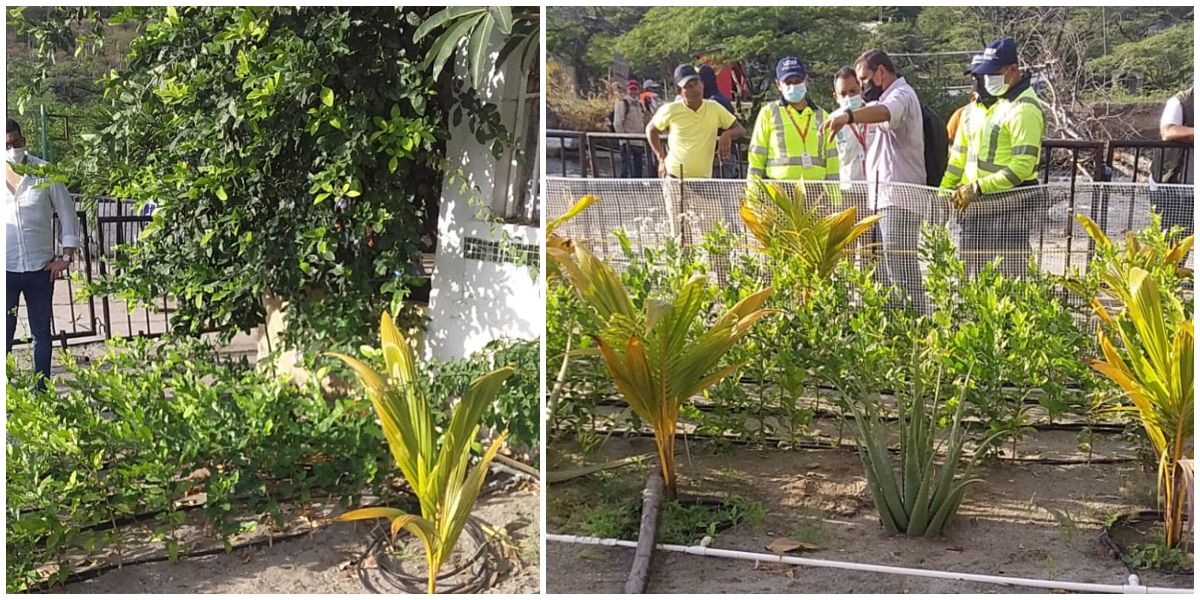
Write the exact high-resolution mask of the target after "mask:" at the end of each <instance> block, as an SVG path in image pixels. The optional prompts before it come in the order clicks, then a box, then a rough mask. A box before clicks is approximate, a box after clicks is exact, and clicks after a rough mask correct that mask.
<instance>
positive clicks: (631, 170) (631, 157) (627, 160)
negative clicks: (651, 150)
mask: <svg viewBox="0 0 1200 600" xmlns="http://www.w3.org/2000/svg"><path fill="white" fill-rule="evenodd" d="M645 153H646V151H645V150H643V149H642V147H641V146H638V145H635V144H631V143H629V142H621V174H620V175H618V177H620V178H621V179H629V178H630V177H633V178H637V179H640V178H642V177H645V176H646V175H645V172H644V171H642V156H643V155H644V154H645ZM656 173H657V172H656Z"/></svg>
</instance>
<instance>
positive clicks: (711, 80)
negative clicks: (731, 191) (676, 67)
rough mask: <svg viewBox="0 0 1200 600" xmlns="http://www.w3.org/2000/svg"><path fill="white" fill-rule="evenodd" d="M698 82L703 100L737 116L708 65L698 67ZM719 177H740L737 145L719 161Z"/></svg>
mask: <svg viewBox="0 0 1200 600" xmlns="http://www.w3.org/2000/svg"><path fill="white" fill-rule="evenodd" d="M700 82H701V83H703V84H704V99H705V100H712V101H713V102H716V103H717V104H720V105H721V106H722V107H723V108H724V109H725V110H727V111H729V114H731V115H735V116H736V115H737V111H735V110H734V109H733V103H732V102H730V101H729V98H726V97H725V94H722V93H721V88H720V87H718V86H717V72H716V71H714V70H713V68H712V67H711V66H709V65H700ZM720 177H722V178H724V179H738V178H740V177H741V169H739V168H738V151H737V145H736V144H735V145H733V146H732V147H731V148H730V149H729V158H728V159H726V160H722V161H721V171H720Z"/></svg>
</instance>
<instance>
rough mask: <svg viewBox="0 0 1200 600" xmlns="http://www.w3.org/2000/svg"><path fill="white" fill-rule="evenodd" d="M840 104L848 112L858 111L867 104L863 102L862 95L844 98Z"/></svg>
mask: <svg viewBox="0 0 1200 600" xmlns="http://www.w3.org/2000/svg"><path fill="white" fill-rule="evenodd" d="M838 104H840V105H841V106H842V108H844V109H846V110H858V109H860V108H862V107H863V105H864V104H866V102H863V99H862V95H861V94H860V95H858V96H850V97H849V98H842V100H841V101H840V102H838Z"/></svg>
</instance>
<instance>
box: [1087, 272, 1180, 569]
mask: <svg viewBox="0 0 1200 600" xmlns="http://www.w3.org/2000/svg"><path fill="white" fill-rule="evenodd" d="M1127 273H1128V275H1127V279H1126V280H1124V281H1121V280H1119V279H1116V278H1113V277H1108V278H1106V283H1107V284H1108V288H1107V289H1108V291H1109V292H1110V293H1112V294H1114V295H1115V296H1116V297H1117V299H1118V300H1119V301H1120V302H1121V304H1122V306H1123V310H1122V312H1121V313H1120V314H1118V315H1117V316H1115V317H1113V316H1110V315H1109V314H1108V312H1107V311H1106V310H1104V308H1103V307H1102V306H1101V305H1100V304H1099V303H1094V306H1096V307H1097V313H1098V314H1099V316H1100V319H1101V326H1100V328H1099V330H1098V336H1099V338H1100V349H1101V351H1102V352H1103V354H1104V358H1103V359H1094V360H1091V361H1089V364H1090V365H1091V366H1092V368H1094V369H1096V370H1097V371H1099V372H1100V373H1102V374H1104V375H1105V376H1107V377H1108V378H1109V379H1111V380H1112V381H1113V382H1115V383H1116V384H1117V385H1119V386H1120V387H1121V390H1122V391H1124V392H1125V394H1126V395H1127V396H1128V397H1129V400H1130V401H1131V402H1132V403H1133V410H1134V411H1135V412H1136V414H1137V416H1138V420H1139V421H1140V422H1141V424H1142V428H1143V429H1144V430H1145V432H1146V437H1147V438H1149V440H1150V445H1151V446H1152V447H1153V448H1154V453H1155V456H1156V457H1157V458H1158V495H1159V502H1160V503H1161V504H1162V506H1163V514H1164V519H1163V520H1164V523H1163V535H1164V540H1163V542H1164V544H1165V545H1166V546H1167V547H1168V548H1173V547H1175V546H1176V545H1177V544H1179V542H1180V541H1181V540H1182V539H1183V526H1184V520H1185V513H1184V506H1185V505H1186V504H1187V498H1188V497H1189V496H1190V494H1191V490H1190V486H1188V485H1187V480H1188V479H1189V477H1188V472H1187V469H1188V465H1190V463H1191V461H1192V459H1193V458H1194V452H1195V451H1194V449H1192V448H1191V447H1189V444H1190V443H1191V441H1192V439H1193V437H1194V435H1195V413H1196V399H1195V391H1196V388H1195V372H1194V368H1195V367H1194V363H1193V361H1194V360H1195V334H1194V331H1193V322H1192V318H1191V317H1190V316H1187V315H1184V316H1182V318H1179V317H1178V316H1177V315H1175V314H1174V313H1175V311H1172V310H1170V309H1168V307H1167V306H1165V302H1164V300H1165V299H1164V298H1162V297H1161V296H1160V294H1159V291H1158V285H1157V284H1156V283H1155V281H1154V278H1153V277H1152V276H1151V274H1150V272H1149V271H1146V270H1145V269H1142V268H1140V267H1132V268H1130V269H1129V270H1128V272H1127ZM1106 329H1107V330H1108V331H1109V332H1111V335H1114V336H1115V337H1116V338H1117V340H1118V341H1119V345H1118V344H1116V343H1114V341H1113V338H1112V337H1110V333H1106V331H1105V330H1106Z"/></svg>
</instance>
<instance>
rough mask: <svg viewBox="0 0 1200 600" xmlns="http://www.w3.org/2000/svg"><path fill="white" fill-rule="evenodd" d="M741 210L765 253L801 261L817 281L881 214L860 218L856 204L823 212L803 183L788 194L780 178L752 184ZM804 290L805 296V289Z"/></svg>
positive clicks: (747, 225)
mask: <svg viewBox="0 0 1200 600" xmlns="http://www.w3.org/2000/svg"><path fill="white" fill-rule="evenodd" d="M741 214H742V221H744V222H745V224H746V229H747V230H749V231H750V233H751V234H753V235H754V238H755V239H756V240H758V243H759V244H761V245H762V247H761V250H762V251H763V252H764V253H766V254H768V255H772V256H786V257H788V258H789V259H791V260H797V261H799V263H800V265H801V266H802V268H803V269H804V270H805V271H806V273H807V274H808V276H809V277H811V278H813V279H815V280H816V281H824V280H827V279H829V277H830V276H831V275H832V274H833V271H834V269H835V268H837V264H838V262H839V261H840V260H841V259H842V258H844V257H845V256H846V254H847V252H848V250H849V249H850V248H851V247H852V246H853V244H854V241H855V240H857V239H858V238H859V237H860V236H861V235H863V234H864V233H866V232H868V231H870V230H871V227H872V226H874V225H875V222H876V221H878V220H879V219H880V218H881V217H880V216H879V215H871V216H869V217H867V218H865V219H863V220H861V221H857V218H858V211H857V209H855V208H854V207H850V208H847V209H846V210H843V211H841V212H838V213H834V214H831V215H827V216H822V215H821V209H820V207H819V205H818V204H816V203H813V206H809V202H808V198H807V196H806V194H805V191H804V186H802V185H797V186H796V187H795V191H794V192H793V193H792V194H788V193H787V191H785V190H784V188H783V187H782V186H781V185H780V184H776V183H766V184H764V183H758V184H756V185H755V186H754V187H751V188H750V189H749V190H748V191H747V193H746V201H745V202H744V203H743V204H742V208H741ZM800 292H801V294H802V297H803V295H805V292H804V290H800Z"/></svg>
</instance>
